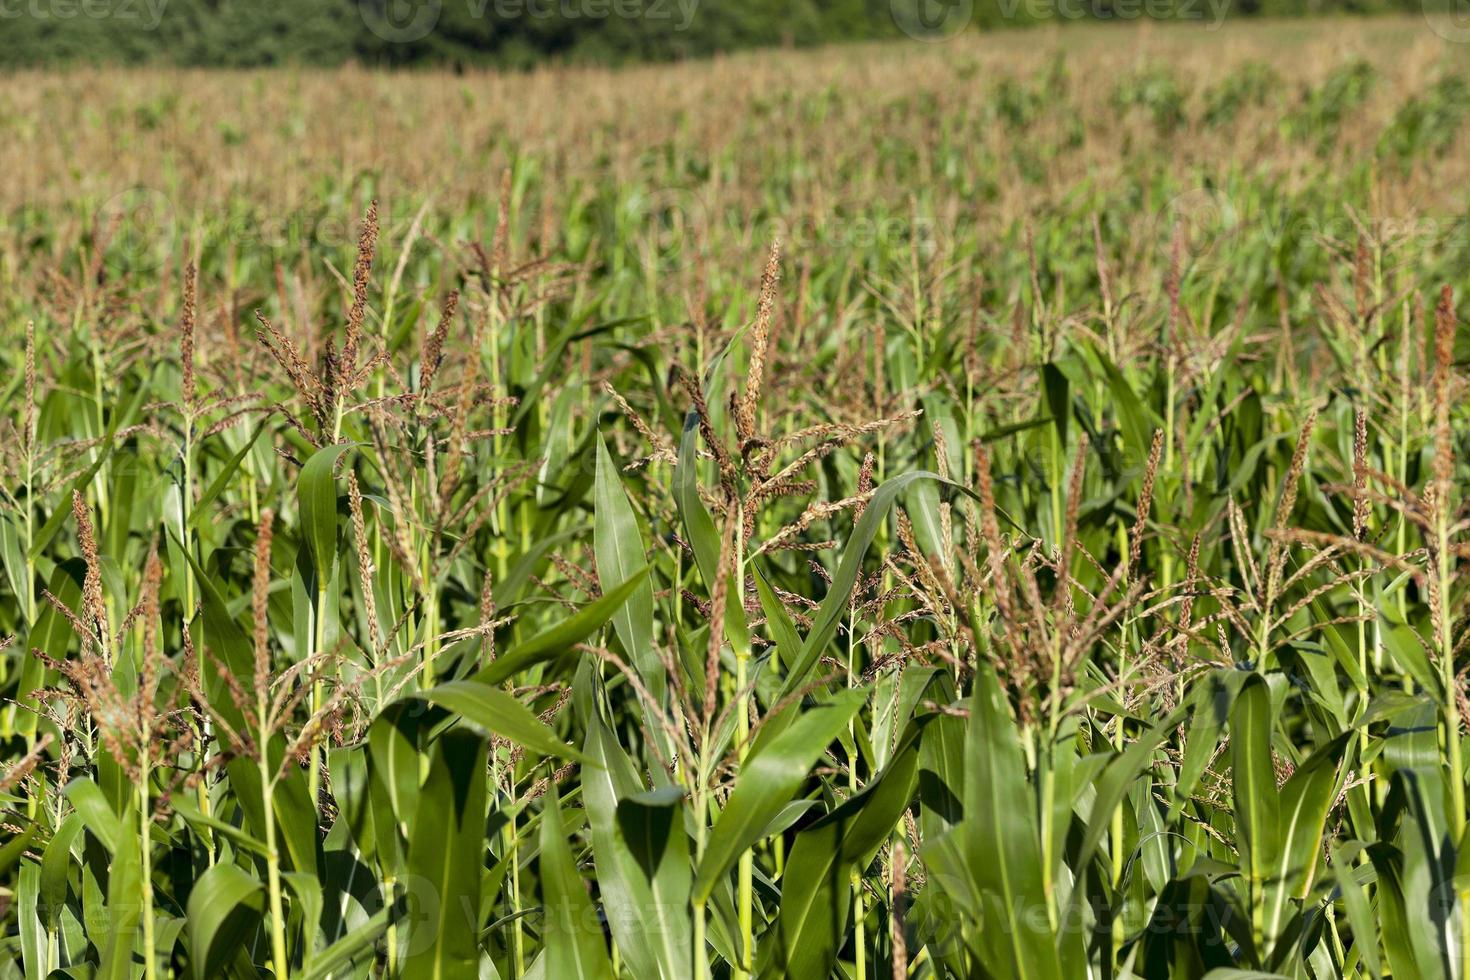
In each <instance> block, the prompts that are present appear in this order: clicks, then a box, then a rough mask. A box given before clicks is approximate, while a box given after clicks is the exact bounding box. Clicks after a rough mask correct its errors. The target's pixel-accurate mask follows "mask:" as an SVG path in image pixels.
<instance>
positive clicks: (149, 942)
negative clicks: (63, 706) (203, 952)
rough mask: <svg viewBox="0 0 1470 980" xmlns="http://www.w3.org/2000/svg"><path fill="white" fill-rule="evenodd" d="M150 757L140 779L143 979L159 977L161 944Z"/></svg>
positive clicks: (139, 835)
mask: <svg viewBox="0 0 1470 980" xmlns="http://www.w3.org/2000/svg"><path fill="white" fill-rule="evenodd" d="M148 780H149V770H148V755H147V752H146V750H145V752H144V754H143V760H142V772H141V774H140V776H139V779H138V851H139V854H140V856H141V858H142V865H143V881H142V884H141V885H140V887H139V889H138V891H139V895H140V897H141V898H142V900H143V975H144V977H146V978H147V980H155V978H156V977H157V976H158V972H157V971H158V941H157V938H156V937H155V936H154V932H153V853H152V851H153V849H152V847H151V846H150V845H151V844H152V839H153V835H152V829H153V811H152V809H151V807H150V805H149V800H148Z"/></svg>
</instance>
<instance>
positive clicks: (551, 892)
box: [541, 779, 613, 980]
mask: <svg viewBox="0 0 1470 980" xmlns="http://www.w3.org/2000/svg"><path fill="white" fill-rule="evenodd" d="M548 786H549V788H548V790H547V793H546V810H545V812H544V813H543V814H542V816H541V887H542V888H543V890H544V891H545V893H546V975H547V976H548V977H578V978H582V980H612V975H613V972H612V963H611V962H610V961H609V959H608V955H607V949H606V947H605V946H604V944H603V941H602V929H601V928H600V927H598V926H597V914H596V910H595V909H593V907H592V900H591V898H590V897H589V896H588V895H587V889H586V887H585V886H584V885H583V884H582V876H581V875H580V874H578V873H577V865H576V863H575V862H574V861H573V859H572V851H571V848H570V847H569V846H568V845H567V836H566V827H565V825H564V824H563V823H562V818H561V801H560V798H559V796H558V794H557V791H556V780H555V779H553V780H551V781H550V783H549V784H548Z"/></svg>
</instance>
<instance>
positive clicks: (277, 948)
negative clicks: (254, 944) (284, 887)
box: [260, 749, 291, 980]
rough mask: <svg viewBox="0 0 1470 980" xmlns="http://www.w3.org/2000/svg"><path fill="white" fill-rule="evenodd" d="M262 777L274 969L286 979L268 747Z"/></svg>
mask: <svg viewBox="0 0 1470 980" xmlns="http://www.w3.org/2000/svg"><path fill="white" fill-rule="evenodd" d="M260 780H261V794H262V797H263V802H264V804H265V820H264V823H265V874H266V889H267V892H268V894H269V898H270V919H271V921H270V933H271V970H272V972H274V973H275V975H276V978H277V980H283V978H285V977H289V976H290V975H291V974H290V961H289V960H288V959H287V957H286V915H285V912H284V903H283V902H282V900H281V855H280V852H279V850H278V849H277V844H276V819H275V795H276V780H275V775H274V774H273V773H272V772H271V771H270V766H269V765H268V764H267V762H266V755H265V754H264V749H262V755H261V758H260Z"/></svg>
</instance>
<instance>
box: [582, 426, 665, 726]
mask: <svg viewBox="0 0 1470 980" xmlns="http://www.w3.org/2000/svg"><path fill="white" fill-rule="evenodd" d="M595 497H596V506H595V511H594V518H595V519H594V523H593V531H592V539H593V547H594V552H595V553H596V556H597V582H598V585H599V586H600V587H601V588H602V590H603V591H604V592H608V591H611V590H613V589H615V588H617V586H618V585H619V584H620V583H623V582H628V581H631V580H633V579H634V578H635V576H636V577H637V578H638V579H639V580H641V583H642V584H641V585H640V587H639V588H637V589H635V590H634V592H633V594H632V595H630V596H628V600H627V601H626V602H624V603H623V605H622V606H621V607H619V608H618V611H617V612H616V613H614V614H613V619H612V623H613V630H614V631H615V632H616V633H617V636H618V639H619V640H620V641H621V642H622V644H623V649H625V650H627V651H628V653H629V655H630V656H631V657H632V659H633V666H634V667H636V668H637V670H638V673H639V676H641V677H642V678H643V682H644V683H645V684H646V685H648V690H649V692H650V693H651V694H652V695H653V698H654V700H655V701H657V702H659V703H662V702H663V690H664V676H663V673H664V669H663V663H662V662H661V661H660V660H659V658H658V654H657V653H656V652H655V651H654V649H653V586H652V585H651V584H650V583H649V581H648V575H647V573H646V572H644V571H640V570H641V569H643V568H644V567H645V557H644V554H645V546H644V543H643V535H642V534H640V533H639V530H638V515H637V514H636V513H635V512H634V511H633V505H632V504H631V503H629V501H628V494H627V493H626V492H625V491H624V489H623V481H622V480H621V478H620V477H619V476H618V470H617V466H616V464H614V463H613V461H612V457H611V456H609V455H608V452H607V444H606V443H605V442H604V441H603V439H602V434H601V433H598V436H597V479H596V486H595Z"/></svg>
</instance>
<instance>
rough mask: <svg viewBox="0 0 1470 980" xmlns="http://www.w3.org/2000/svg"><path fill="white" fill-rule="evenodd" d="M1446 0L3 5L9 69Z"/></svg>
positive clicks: (1321, 10) (769, 41)
mask: <svg viewBox="0 0 1470 980" xmlns="http://www.w3.org/2000/svg"><path fill="white" fill-rule="evenodd" d="M1438 2H1440V0H1148V3H1146V4H1145V3H1144V2H1143V0H795V2H792V0H743V2H738V3H737V2H720V0H290V2H289V3H270V2H264V0H253V2H252V0H4V2H0V34H3V36H4V43H3V44H0V68H21V67H38V66H48V65H55V64H99V65H100V64H174V65H183V66H220V67H256V66H265V65H272V64H298V65H316V66H335V65H341V64H345V63H349V62H360V63H364V64H372V65H393V66H414V65H425V66H440V67H442V66H454V67H465V68H468V67H475V66H496V67H510V68H526V67H531V66H533V65H536V64H540V63H542V62H546V61H555V62H560V63H573V64H618V63H626V62H633V61H664V60H673V59H680V58H690V57H701V56H708V55H712V54H717V53H720V52H725V51H732V50H737V49H740V48H749V47H762V46H794V47H804V46H810V45H814V44H822V43H831V42H842V41H856V40H870V39H881V38H887V37H901V36H903V31H902V29H901V28H900V26H899V25H900V24H905V23H908V24H913V23H920V24H938V23H943V24H944V25H945V27H944V30H943V34H944V35H948V34H950V33H952V32H953V31H954V30H957V29H958V27H959V25H965V29H967V30H972V31H989V30H995V29H1001V28H1006V27H1024V26H1031V25H1035V24H1037V23H1039V22H1045V21H1048V20H1052V19H1064V20H1076V19H1083V18H1086V19H1093V20H1096V19H1111V20H1117V21H1136V20H1139V19H1141V18H1144V17H1147V18H1149V19H1153V20H1160V21H1169V20H1182V21H1188V22H1194V23H1198V24H1200V25H1202V26H1203V25H1218V22H1219V20H1220V19H1221V18H1232V17H1258V16H1286V17H1301V16H1309V15H1317V14H1331V13H1354V14H1361V13H1380V12H1392V11H1398V12H1404V11H1412V12H1417V11H1419V10H1421V9H1423V8H1424V7H1425V4H1426V3H1429V4H1435V3H1438Z"/></svg>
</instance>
